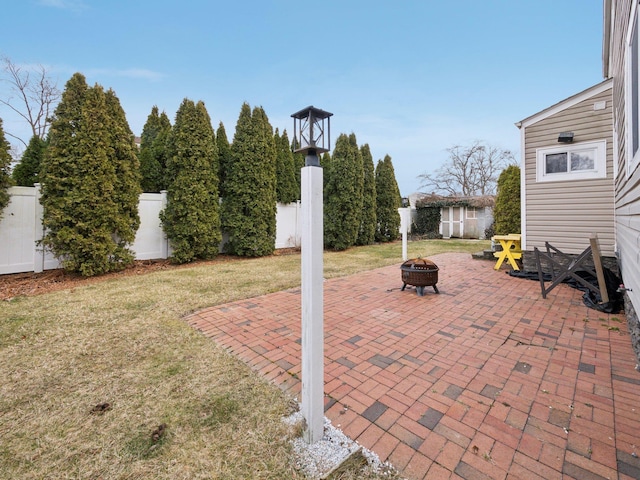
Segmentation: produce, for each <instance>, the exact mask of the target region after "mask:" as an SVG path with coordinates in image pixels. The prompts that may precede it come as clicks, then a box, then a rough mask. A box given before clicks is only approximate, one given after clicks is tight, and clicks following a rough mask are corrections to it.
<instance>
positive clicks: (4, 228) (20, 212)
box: [0, 187, 37, 274]
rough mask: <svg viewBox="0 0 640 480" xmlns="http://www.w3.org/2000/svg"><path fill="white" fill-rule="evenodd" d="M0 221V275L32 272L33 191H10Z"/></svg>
mask: <svg viewBox="0 0 640 480" xmlns="http://www.w3.org/2000/svg"><path fill="white" fill-rule="evenodd" d="M9 196H10V198H11V199H10V200H9V205H7V207H6V208H5V209H4V211H3V214H2V220H0V274H5V273H19V272H33V270H34V264H35V257H34V252H35V246H36V243H35V242H36V238H35V235H36V218H35V206H36V203H37V199H36V189H35V188H30V187H11V188H9Z"/></svg>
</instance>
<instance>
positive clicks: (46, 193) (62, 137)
mask: <svg viewBox="0 0 640 480" xmlns="http://www.w3.org/2000/svg"><path fill="white" fill-rule="evenodd" d="M132 137H133V136H132V134H131V130H130V129H129V126H128V125H127V124H126V119H125V118H124V112H123V111H122V109H121V108H120V105H119V102H118V101H117V98H116V97H115V95H114V94H113V93H112V92H109V93H108V94H107V93H105V92H104V89H103V88H102V87H101V86H100V85H96V86H94V87H92V88H88V87H87V84H86V81H85V78H84V76H83V75H82V74H79V73H76V74H75V75H74V76H73V77H71V79H70V80H69V81H68V82H67V85H66V88H65V91H64V92H63V94H62V100H61V102H60V104H58V107H57V108H56V111H55V114H54V117H53V119H52V122H51V129H50V132H49V147H48V148H47V152H46V154H45V157H44V159H43V163H42V169H41V182H42V197H41V203H42V205H43V208H44V215H43V219H44V220H43V225H44V228H45V232H46V233H45V237H44V238H43V245H44V246H45V247H47V248H49V249H51V250H52V251H53V253H54V255H55V256H56V257H58V258H59V259H60V260H61V261H62V264H63V266H64V267H65V268H66V269H69V270H73V271H76V272H79V273H81V274H82V275H85V276H89V275H97V274H101V273H105V272H109V271H115V270H121V269H123V268H125V267H126V266H127V265H129V264H130V263H131V262H132V261H133V252H131V250H129V249H128V248H127V245H128V244H130V243H131V242H133V239H134V237H135V231H136V229H137V227H138V224H139V220H138V215H137V195H138V192H139V187H138V185H139V179H138V177H137V176H136V174H135V173H134V172H133V170H137V162H136V159H135V155H133V157H132V156H131V151H132V148H133V146H132V141H133V138H132ZM118 176H121V178H118ZM127 189H131V190H130V191H125V190H127ZM133 198H135V206H133V204H132V200H131V199H133Z"/></svg>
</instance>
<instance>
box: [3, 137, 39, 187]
mask: <svg viewBox="0 0 640 480" xmlns="http://www.w3.org/2000/svg"><path fill="white" fill-rule="evenodd" d="M46 148H47V142H45V141H44V140H42V139H41V138H40V137H38V136H35V137H31V140H30V141H29V145H28V146H27V148H26V150H25V151H24V153H23V154H22V159H20V163H18V165H16V166H15V168H14V169H13V172H11V176H12V177H13V180H14V181H15V183H16V185H20V186H21V187H33V185H34V184H36V183H38V182H39V181H40V180H39V174H40V164H41V163H42V158H43V157H44V152H45V150H46Z"/></svg>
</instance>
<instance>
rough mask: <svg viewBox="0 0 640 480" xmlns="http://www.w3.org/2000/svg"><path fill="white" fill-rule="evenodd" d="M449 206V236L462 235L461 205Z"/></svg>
mask: <svg viewBox="0 0 640 480" xmlns="http://www.w3.org/2000/svg"><path fill="white" fill-rule="evenodd" d="M450 208H451V210H452V211H451V236H452V237H456V238H460V237H462V207H450Z"/></svg>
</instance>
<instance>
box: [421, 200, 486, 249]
mask: <svg viewBox="0 0 640 480" xmlns="http://www.w3.org/2000/svg"><path fill="white" fill-rule="evenodd" d="M410 201H411V203H412V205H411V206H412V207H415V209H416V211H415V214H412V216H413V219H414V224H415V223H416V220H417V218H418V217H419V216H420V214H419V210H420V209H425V208H430V209H434V208H435V209H438V211H439V213H440V221H439V224H438V234H439V235H441V236H442V238H476V239H481V240H483V239H486V238H488V237H491V234H490V232H487V230H488V229H490V228H491V227H492V225H493V207H494V206H495V204H496V199H495V196H493V195H483V196H473V197H462V196H453V197H451V196H449V197H445V196H441V195H436V194H415V195H413V196H412V198H410ZM487 235H488V237H487Z"/></svg>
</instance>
